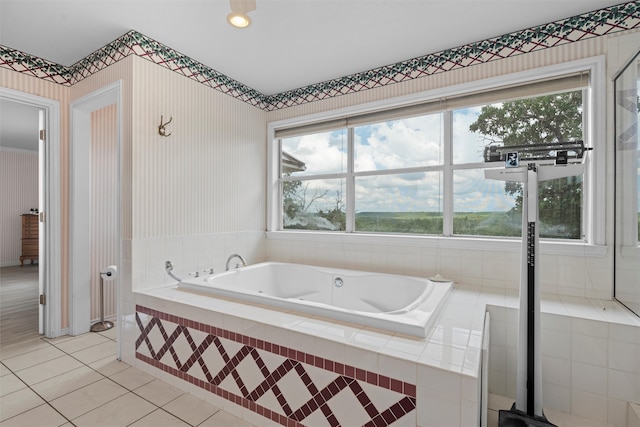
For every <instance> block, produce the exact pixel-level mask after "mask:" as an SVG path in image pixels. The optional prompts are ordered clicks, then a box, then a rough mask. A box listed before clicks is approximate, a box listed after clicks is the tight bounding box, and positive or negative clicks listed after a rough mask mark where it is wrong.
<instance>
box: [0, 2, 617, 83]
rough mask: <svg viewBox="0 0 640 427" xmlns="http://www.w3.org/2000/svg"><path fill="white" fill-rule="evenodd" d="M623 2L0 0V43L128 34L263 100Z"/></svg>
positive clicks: (64, 53)
mask: <svg viewBox="0 0 640 427" xmlns="http://www.w3.org/2000/svg"><path fill="white" fill-rule="evenodd" d="M622 2H623V0H256V4H257V9H256V10H255V11H253V12H251V13H250V14H249V16H250V17H251V19H252V20H253V24H252V25H251V26H250V27H249V28H246V29H236V28H232V27H231V26H230V25H229V24H227V22H226V16H227V14H228V13H229V12H230V10H231V9H230V4H229V1H228V0H0V16H1V17H0V44H3V45H5V46H8V47H11V48H14V49H18V50H21V51H23V52H26V53H29V54H32V55H35V56H38V57H40V58H44V59H48V60H50V61H53V62H56V63H58V64H62V65H67V66H68V65H72V64H73V63H75V62H77V61H78V60H80V59H82V58H84V57H86V56H87V55H88V54H90V53H92V52H93V51H95V50H97V49H99V48H101V47H102V46H104V45H106V44H107V43H109V42H111V41H113V40H115V39H116V38H118V37H120V36H121V35H123V34H124V33H126V32H127V31H129V30H136V31H138V32H140V33H142V34H144V35H146V36H148V37H151V38H153V39H155V40H157V41H158V42H160V43H163V44H165V45H167V46H169V47H171V48H173V49H176V50H177V51H179V52H181V53H183V54H185V55H187V56H189V57H191V58H192V59H195V60H197V61H200V62H202V63H204V64H205V65H207V66H209V67H211V68H213V69H215V70H217V71H219V72H221V73H222V74H225V75H226V76H228V77H231V78H233V79H235V80H238V81H240V82H242V83H244V84H246V85H247V86H249V87H251V88H253V89H256V90H258V91H260V92H262V93H263V94H265V95H272V94H275V93H280V92H283V91H286V90H289V89H296V88H299V87H303V86H307V85H309V84H313V83H319V82H322V81H325V80H330V79H334V78H338V77H342V76H345V75H349V74H353V73H356V72H360V71H366V70H369V69H372V68H376V67H379V66H383V65H389V64H392V63H396V62H399V61H403V60H407V59H411V58H414V57H418V56H422V55H426V54H429V53H435V52H438V51H441V50H444V49H447V48H452V47H456V46H460V45H463V44H467V43H471V42H474V41H480V40H484V39H487V38H491V37H494V36H499V35H502V34H506V33H509V32H513V31H518V30H522V29H526V28H529V27H532V26H536V25H540V24H546V23H548V22H552V21H555V20H559V19H563V18H568V17H571V16H575V15H579V14H581V13H585V12H590V11H592V10H596V9H601V8H603V7H606V6H610V5H614V4H619V3H622Z"/></svg>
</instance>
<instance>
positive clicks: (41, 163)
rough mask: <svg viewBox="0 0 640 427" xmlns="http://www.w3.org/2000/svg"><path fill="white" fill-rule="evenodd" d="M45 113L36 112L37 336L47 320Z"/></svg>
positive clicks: (41, 111)
mask: <svg viewBox="0 0 640 427" xmlns="http://www.w3.org/2000/svg"><path fill="white" fill-rule="evenodd" d="M46 114H47V113H46V111H45V110H44V109H41V110H40V111H39V112H38V119H39V123H38V129H39V130H40V132H38V212H40V221H39V222H40V223H39V224H38V242H39V244H38V295H39V296H40V297H39V304H38V333H39V334H44V333H45V330H46V328H45V324H44V322H45V319H46V318H47V316H46V315H45V310H46V307H47V305H46V303H45V302H46V294H45V289H46V287H45V280H46V275H45V274H44V273H45V271H46V269H45V267H44V266H45V263H46V262H47V260H46V259H45V254H46V251H45V250H44V248H45V247H46V242H45V240H44V239H45V236H46V233H45V227H46V226H47V222H46V215H47V213H46V212H45V206H46V204H45V197H46V194H45V189H46V182H45V177H46V169H45V167H46V164H45V163H46V161H45V159H46V150H47V144H46V140H47V136H46V135H47V129H46V122H47V120H46Z"/></svg>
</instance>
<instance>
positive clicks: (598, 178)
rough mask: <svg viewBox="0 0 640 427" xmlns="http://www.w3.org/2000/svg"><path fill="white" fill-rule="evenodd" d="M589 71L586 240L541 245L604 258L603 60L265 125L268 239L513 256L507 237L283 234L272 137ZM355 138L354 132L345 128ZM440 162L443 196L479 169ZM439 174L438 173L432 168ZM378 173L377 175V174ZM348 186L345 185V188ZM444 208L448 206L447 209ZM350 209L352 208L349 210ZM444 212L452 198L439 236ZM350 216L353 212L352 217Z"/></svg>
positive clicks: (513, 243)
mask: <svg viewBox="0 0 640 427" xmlns="http://www.w3.org/2000/svg"><path fill="white" fill-rule="evenodd" d="M583 71H588V72H589V74H590V85H589V87H588V88H587V89H585V90H584V92H583V93H584V97H583V102H584V104H583V117H584V123H583V126H584V140H585V144H586V145H587V146H589V147H593V148H594V150H593V151H591V152H590V153H589V154H588V155H587V157H586V160H585V175H584V179H583V197H584V199H583V209H582V215H583V218H582V219H583V224H584V228H583V229H584V234H585V235H584V238H583V239H577V240H562V239H541V251H542V252H543V253H550V254H559V255H562V254H567V255H578V254H579V255H592V256H604V255H606V246H604V245H605V237H604V236H605V205H606V204H605V203H596V200H604V198H605V194H606V184H605V182H604V179H605V175H606V174H605V156H606V150H607V147H606V143H605V102H604V100H605V80H604V75H605V60H604V56H597V57H591V58H585V59H582V60H576V61H570V62H566V63H562V64H558V65H552V66H546V67H540V68H535V69H530V70H527V71H522V72H517V73H512V74H508V75H505V76H498V77H492V78H487V79H482V80H476V81H472V82H468V83H462V84H458V85H454V86H448V87H443V88H439V89H434V90H430V91H425V92H419V93H414V94H411V95H407V96H401V97H397V98H392V99H385V100H381V101H375V102H370V103H366V104H359V105H355V106H352V107H346V108H340V109H335V110H330V111H326V112H321V113H316V114H311V115H306V116H299V117H294V118H290V119H284V120H278V121H273V122H270V123H268V125H267V143H268V145H267V230H266V231H267V238H270V239H290V240H314V241H335V242H353V243H369V244H370V243H378V242H379V243H382V244H407V245H419V246H439V247H449V248H466V249H473V248H476V247H477V248H478V249H483V250H487V249H488V250H492V249H493V250H511V248H513V249H515V248H516V247H519V246H520V240H519V239H514V238H506V237H490V236H460V235H454V234H452V233H451V234H450V235H444V236H442V235H415V234H411V235H399V234H382V233H371V234H367V233H366V232H355V233H354V232H353V231H354V230H353V229H352V228H351V229H350V227H349V224H348V225H347V230H346V231H340V232H323V231H317V230H313V231H312V230H286V229H281V228H280V225H281V224H282V218H281V215H282V209H281V207H280V204H279V203H280V200H281V194H280V185H279V178H280V175H279V172H280V170H279V169H280V149H281V147H280V139H278V138H276V136H275V134H276V131H278V130H281V129H285V128H291V127H295V126H303V125H311V124H314V123H321V122H324V121H329V120H340V119H342V118H344V117H346V116H351V115H357V114H367V113H371V112H375V111H380V110H384V109H392V108H399V107H403V106H407V105H411V104H416V103H420V102H433V101H437V100H438V99H442V98H445V97H453V96H461V95H469V96H471V95H473V94H475V93H479V92H483V91H488V90H492V89H493V90H497V89H500V88H503V87H505V86H509V85H518V84H526V83H530V82H535V81H539V80H543V79H553V78H556V77H561V76H563V75H567V74H569V73H577V72H583ZM443 113H444V114H445V117H444V121H445V125H444V132H445V141H450V140H451V139H450V138H447V135H446V133H447V132H451V129H450V127H451V126H450V124H451V123H450V122H451V120H450V119H449V120H448V123H447V118H446V117H447V114H449V117H450V114H451V112H450V111H443ZM348 131H349V132H353V128H348ZM451 149H452V147H451V144H449V143H445V144H444V150H445V159H447V151H449V157H448V158H451V157H450V155H451ZM450 163H451V162H447V161H445V162H444V165H443V166H441V167H440V168H442V171H443V180H444V181H443V194H445V195H447V194H449V193H451V192H452V191H453V190H452V188H451V187H452V184H453V183H452V182H448V181H452V174H450V173H447V169H448V168H453V169H458V168H460V167H461V166H462V167H467V166H468V167H470V168H477V167H478V166H479V164H468V165H466V164H465V165H451V164H450ZM436 168H438V167H436ZM379 173H380V171H377V173H376V174H379ZM347 185H348V184H347ZM447 204H451V206H448V207H447ZM350 205H351V207H350ZM352 205H353V203H352V202H351V203H349V202H347V209H353V207H352ZM446 212H449V213H452V212H453V199H452V197H445V200H444V209H443V221H444V224H443V232H445V233H446V232H447V231H449V232H452V231H453V216H452V215H451V214H449V215H447V214H446ZM352 213H353V212H352Z"/></svg>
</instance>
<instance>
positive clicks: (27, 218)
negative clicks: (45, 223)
mask: <svg viewBox="0 0 640 427" xmlns="http://www.w3.org/2000/svg"><path fill="white" fill-rule="evenodd" d="M38 225H39V224H38V215H32V214H24V215H22V255H20V267H22V265H23V264H24V260H25V259H30V260H31V264H33V260H36V259H38V249H39V247H38V246H39V245H38Z"/></svg>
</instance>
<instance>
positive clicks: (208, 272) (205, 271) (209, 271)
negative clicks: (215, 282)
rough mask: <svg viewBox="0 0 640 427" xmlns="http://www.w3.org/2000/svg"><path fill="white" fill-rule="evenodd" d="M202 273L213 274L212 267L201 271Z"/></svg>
mask: <svg viewBox="0 0 640 427" xmlns="http://www.w3.org/2000/svg"><path fill="white" fill-rule="evenodd" d="M202 272H203V273H207V274H215V271H213V267H211V268H205V269H204V270H202Z"/></svg>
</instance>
